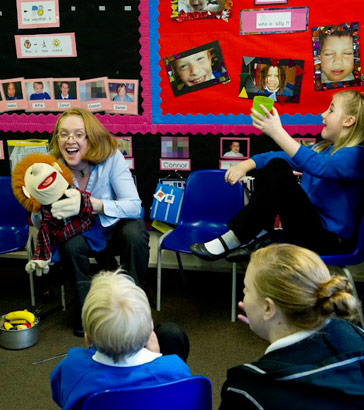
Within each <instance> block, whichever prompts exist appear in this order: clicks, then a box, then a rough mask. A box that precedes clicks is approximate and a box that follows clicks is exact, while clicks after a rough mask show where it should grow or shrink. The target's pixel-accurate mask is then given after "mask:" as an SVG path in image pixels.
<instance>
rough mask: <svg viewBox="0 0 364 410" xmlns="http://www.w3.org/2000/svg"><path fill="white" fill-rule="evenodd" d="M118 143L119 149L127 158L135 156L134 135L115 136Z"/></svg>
mask: <svg viewBox="0 0 364 410" xmlns="http://www.w3.org/2000/svg"><path fill="white" fill-rule="evenodd" d="M114 138H115V139H116V142H117V143H118V150H119V151H120V152H121V153H122V154H123V156H124V157H125V158H131V157H132V156H133V145H132V137H131V136H130V137H114Z"/></svg>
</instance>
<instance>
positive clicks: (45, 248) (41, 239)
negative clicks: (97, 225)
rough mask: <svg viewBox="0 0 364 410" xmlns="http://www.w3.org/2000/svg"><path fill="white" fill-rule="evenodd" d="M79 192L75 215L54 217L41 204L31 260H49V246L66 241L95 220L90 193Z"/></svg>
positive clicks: (86, 228)
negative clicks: (78, 206) (78, 207)
mask: <svg viewBox="0 0 364 410" xmlns="http://www.w3.org/2000/svg"><path fill="white" fill-rule="evenodd" d="M80 192H81V207H80V212H79V214H78V215H76V216H72V217H70V218H64V219H56V218H54V217H53V216H52V214H51V212H50V209H49V208H50V207H49V206H42V208H41V213H42V222H41V226H40V228H39V231H38V236H37V247H36V249H35V252H34V254H33V257H32V259H33V260H49V259H50V258H51V256H52V253H51V246H52V245H54V244H57V243H62V242H65V241H67V239H70V238H72V237H73V236H76V235H79V234H81V233H82V232H85V231H87V230H88V229H90V228H91V227H92V225H93V223H94V222H95V217H94V216H93V215H92V210H93V208H92V204H91V200H90V194H89V193H87V192H83V191H80Z"/></svg>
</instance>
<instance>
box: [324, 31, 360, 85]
mask: <svg viewBox="0 0 364 410" xmlns="http://www.w3.org/2000/svg"><path fill="white" fill-rule="evenodd" d="M320 44H321V53H320V54H321V81H322V82H323V83H330V82H337V81H352V80H354V74H353V70H354V43H353V36H352V34H351V33H350V31H333V32H331V33H330V34H326V35H325V36H324V37H323V39H322V41H321V43H320Z"/></svg>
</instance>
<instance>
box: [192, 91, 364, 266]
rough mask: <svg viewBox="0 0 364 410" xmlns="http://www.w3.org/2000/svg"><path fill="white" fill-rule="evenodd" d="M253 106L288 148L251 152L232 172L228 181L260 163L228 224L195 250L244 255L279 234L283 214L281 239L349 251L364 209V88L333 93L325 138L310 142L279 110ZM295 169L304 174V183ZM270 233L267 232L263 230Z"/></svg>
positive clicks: (259, 123)
mask: <svg viewBox="0 0 364 410" xmlns="http://www.w3.org/2000/svg"><path fill="white" fill-rule="evenodd" d="M261 107H262V110H263V111H264V113H265V114H264V115H261V114H259V113H258V112H257V111H256V110H254V109H252V120H253V125H254V126H255V127H256V128H258V129H259V130H260V131H262V132H263V133H264V134H266V135H267V136H269V137H270V138H271V139H272V140H273V141H274V142H275V143H277V145H279V146H280V148H281V149H282V151H272V152H267V153H263V154H257V155H254V156H252V157H251V158H249V159H248V160H246V161H241V162H239V164H237V165H235V166H233V167H231V168H230V169H228V170H227V171H226V174H225V180H226V181H227V182H229V183H230V184H232V185H233V184H236V183H237V182H241V181H242V179H243V177H244V176H245V175H246V174H247V173H248V172H249V171H252V170H254V169H257V170H259V172H257V174H256V180H255V184H254V188H255V189H254V193H253V195H252V197H251V200H250V202H249V204H248V205H247V206H245V207H244V208H243V209H242V210H241V211H240V212H238V213H237V215H235V216H234V218H233V219H232V220H231V221H230V222H229V224H228V227H229V231H228V232H226V233H225V234H223V235H222V236H221V237H218V238H215V239H212V240H211V241H209V242H206V243H196V244H193V245H191V251H192V252H193V253H194V254H195V255H197V256H199V257H201V258H203V259H206V260H216V259H219V258H222V257H225V256H226V257H227V259H228V260H230V261H239V260H243V259H246V257H247V256H249V254H250V253H251V251H252V250H253V249H256V248H258V247H260V246H262V244H263V245H264V244H265V243H266V240H268V239H269V240H271V241H276V239H275V237H274V224H275V220H276V217H277V216H279V218H280V221H281V225H282V236H283V241H285V242H288V243H293V244H296V245H299V246H303V247H305V248H309V249H312V250H314V251H315V252H318V253H320V254H335V253H345V252H349V251H351V250H352V249H353V248H354V246H355V243H356V241H357V235H358V228H359V225H360V221H361V220H362V218H363V214H364V146H363V143H364V95H363V94H361V93H360V92H359V91H356V90H345V91H341V92H339V93H337V94H335V95H334V96H333V98H332V101H331V103H330V106H329V107H328V109H327V110H326V111H325V112H323V113H322V114H321V117H322V123H323V128H322V131H321V137H322V139H323V141H322V142H320V143H318V144H317V145H315V146H313V147H305V146H303V145H301V144H299V143H298V142H297V141H296V140H295V139H294V138H292V137H291V136H290V135H289V134H288V133H287V132H286V131H285V130H284V128H283V127H282V124H281V120H280V117H279V115H278V111H277V110H276V109H275V108H274V107H273V112H272V114H271V113H270V112H268V110H267V109H266V108H265V107H263V106H262V105H261ZM293 170H295V171H299V172H301V173H302V179H301V183H300V184H299V183H298V181H297V179H296V177H295V176H294V175H293V172H292V171H293ZM264 232H265V233H267V232H268V234H266V235H264Z"/></svg>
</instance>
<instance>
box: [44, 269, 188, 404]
mask: <svg viewBox="0 0 364 410" xmlns="http://www.w3.org/2000/svg"><path fill="white" fill-rule="evenodd" d="M82 325H83V329H84V331H85V341H86V344H87V345H89V346H91V348H89V349H85V348H81V347H76V348H72V349H70V350H69V352H68V355H67V357H66V358H65V359H64V360H62V361H61V362H60V363H59V364H58V365H57V367H56V368H55V369H54V370H53V372H52V374H51V387H52V396H53V400H54V401H55V402H56V403H57V404H58V405H59V406H60V407H62V409H64V410H67V409H69V410H71V409H74V408H75V406H80V404H81V403H82V402H83V401H84V400H85V399H86V398H87V397H88V396H89V395H91V394H92V393H95V392H98V391H102V390H105V389H113V388H125V387H132V386H155V385H158V384H163V383H168V382H172V381H176V380H180V379H184V378H186V377H189V376H190V375H191V373H190V370H189V368H188V366H187V365H186V363H185V362H184V361H186V360H187V356H188V352H189V342H188V339H187V336H186V334H185V333H184V331H183V330H182V329H181V328H180V327H179V326H178V325H176V324H174V323H165V324H161V325H159V326H158V327H157V328H156V329H155V331H154V330H153V320H152V316H151V310H150V306H149V302H148V298H147V296H146V294H145V292H144V291H143V289H141V288H140V287H139V286H137V285H136V284H135V283H134V281H133V280H132V279H131V278H130V276H128V275H125V274H123V273H121V272H120V271H116V272H106V271H105V272H100V273H99V274H98V275H96V276H94V278H93V280H92V282H91V288H90V291H89V293H88V294H87V297H86V300H85V303H84V305H83V308H82ZM162 353H163V354H165V355H162ZM173 353H176V354H173ZM177 354H178V355H179V356H180V357H178V356H177Z"/></svg>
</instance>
